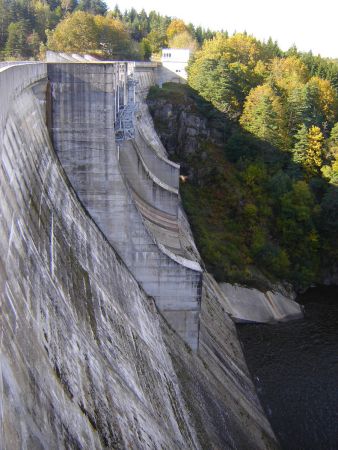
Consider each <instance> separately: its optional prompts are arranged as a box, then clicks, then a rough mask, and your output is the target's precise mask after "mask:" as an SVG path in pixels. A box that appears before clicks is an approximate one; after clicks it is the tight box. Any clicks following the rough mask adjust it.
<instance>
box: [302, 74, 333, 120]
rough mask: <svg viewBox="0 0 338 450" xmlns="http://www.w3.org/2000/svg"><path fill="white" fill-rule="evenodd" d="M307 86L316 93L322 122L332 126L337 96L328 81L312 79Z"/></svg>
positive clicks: (317, 78)
mask: <svg viewBox="0 0 338 450" xmlns="http://www.w3.org/2000/svg"><path fill="white" fill-rule="evenodd" d="M308 86H309V87H310V88H311V87H312V89H313V90H316V91H317V93H318V103H319V107H320V109H321V111H322V113H323V116H324V120H325V121H326V122H327V123H328V124H333V123H334V122H335V120H336V118H337V108H338V102H337V95H336V91H335V89H334V88H333V86H332V84H331V83H330V81H329V80H323V79H322V78H319V77H312V78H311V79H310V80H309V82H308Z"/></svg>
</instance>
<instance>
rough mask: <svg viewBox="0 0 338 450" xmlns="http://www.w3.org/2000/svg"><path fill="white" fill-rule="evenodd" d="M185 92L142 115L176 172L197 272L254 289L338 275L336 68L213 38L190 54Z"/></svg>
mask: <svg viewBox="0 0 338 450" xmlns="http://www.w3.org/2000/svg"><path fill="white" fill-rule="evenodd" d="M189 85H190V87H182V86H175V85H167V86H165V87H164V88H163V89H162V90H160V89H156V88H153V89H152V90H151V92H150V95H149V105H150V108H151V111H152V113H153V115H154V119H155V124H156V126H157V128H158V131H159V133H160V135H161V137H162V139H163V141H164V143H165V145H166V146H167V147H168V148H169V151H170V152H171V155H172V156H173V157H176V159H178V160H179V161H181V163H182V164H183V168H184V170H185V174H186V175H187V178H184V180H185V182H184V183H183V184H182V186H181V191H182V195H183V200H184V204H185V207H186V209H187V212H188V215H189V217H190V221H191V223H192V226H193V230H194V233H195V237H196V240H197V242H198V245H199V249H200V251H201V253H202V256H203V258H204V261H205V262H206V264H207V267H208V268H209V270H211V271H212V272H213V273H214V274H215V275H216V277H217V278H218V279H219V280H223V281H225V280H231V281H237V282H241V283H246V284H252V285H256V286H257V285H259V286H264V285H265V286H266V284H267V283H269V282H276V281H278V280H287V281H289V282H291V283H292V284H293V285H294V286H295V287H297V288H304V287H307V286H309V285H310V284H311V283H314V282H320V281H323V279H324V278H325V279H326V280H329V278H330V277H329V275H328V274H329V273H332V271H334V268H336V269H337V264H338V250H337V242H338V123H337V121H338V109H337V92H338V65H337V63H336V62H335V61H332V60H326V59H323V58H320V57H315V56H313V55H312V54H311V53H310V54H302V53H299V52H298V51H297V50H296V49H295V48H292V49H290V51H288V52H286V53H284V52H282V51H281V50H280V49H279V47H278V45H277V44H276V43H275V42H273V41H272V40H269V41H268V42H267V43H262V42H259V41H258V40H256V39H255V38H254V37H252V36H247V35H246V34H239V33H238V34H235V35H234V36H231V37H229V36H227V35H226V34H221V33H219V34H217V35H216V36H215V38H214V39H212V40H208V41H206V42H205V43H204V45H203V46H202V48H201V49H200V50H199V51H197V52H196V53H195V55H194V57H193V59H192V61H191V63H190V67H189ZM168 111H170V113H168ZM194 123H198V124H199V126H196V127H195V128H194V126H193V124H194ZM175 135H176V136H179V139H177V138H176V141H175ZM268 280H269V281H268Z"/></svg>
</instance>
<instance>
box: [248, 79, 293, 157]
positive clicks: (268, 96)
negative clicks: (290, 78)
mask: <svg viewBox="0 0 338 450" xmlns="http://www.w3.org/2000/svg"><path fill="white" fill-rule="evenodd" d="M240 124H241V125H242V126H243V128H244V129H245V130H247V131H249V132H250V133H252V134H253V135H255V136H256V137H258V138H260V139H263V140H265V141H267V142H269V143H270V144H272V145H274V146H275V147H278V148H281V149H288V146H289V143H290V142H289V137H288V131H287V128H286V121H285V113H284V109H283V104H282V101H281V99H280V98H279V97H278V95H277V94H276V93H275V92H274V91H273V89H272V87H271V86H270V85H268V84H264V85H262V86H257V87H256V88H254V89H252V90H251V92H250V94H249V95H248V97H247V98H246V101H245V103H244V109H243V114H242V116H241V118H240Z"/></svg>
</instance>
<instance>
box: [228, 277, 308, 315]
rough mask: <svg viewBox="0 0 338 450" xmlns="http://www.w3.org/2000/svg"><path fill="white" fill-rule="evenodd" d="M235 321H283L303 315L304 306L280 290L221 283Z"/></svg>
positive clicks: (229, 310)
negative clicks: (264, 290)
mask: <svg viewBox="0 0 338 450" xmlns="http://www.w3.org/2000/svg"><path fill="white" fill-rule="evenodd" d="M219 286H220V288H221V291H222V293H223V295H224V297H225V300H226V302H227V305H228V312H229V314H230V315H231V317H232V318H233V320H234V321H235V322H263V323H273V322H283V321H287V320H294V319H300V318H302V317H303V312H302V307H301V305H299V304H298V303H296V302H295V301H293V300H291V299H289V298H287V297H285V296H284V295H282V294H280V293H278V292H271V291H268V292H261V291H258V290H257V289H249V288H246V287H242V286H238V285H232V284H229V283H220V285H219Z"/></svg>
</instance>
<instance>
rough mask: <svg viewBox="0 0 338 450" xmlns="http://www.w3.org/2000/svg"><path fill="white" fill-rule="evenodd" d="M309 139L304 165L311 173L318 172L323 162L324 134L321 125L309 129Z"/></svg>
mask: <svg viewBox="0 0 338 450" xmlns="http://www.w3.org/2000/svg"><path fill="white" fill-rule="evenodd" d="M307 141H308V145H307V152H306V157H305V160H304V166H305V169H306V171H307V172H308V173H309V174H316V173H318V171H319V169H320V167H321V166H322V164H323V144H324V136H323V133H322V132H321V130H320V128H319V127H316V126H312V127H311V128H310V129H309V131H308V138H307Z"/></svg>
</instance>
